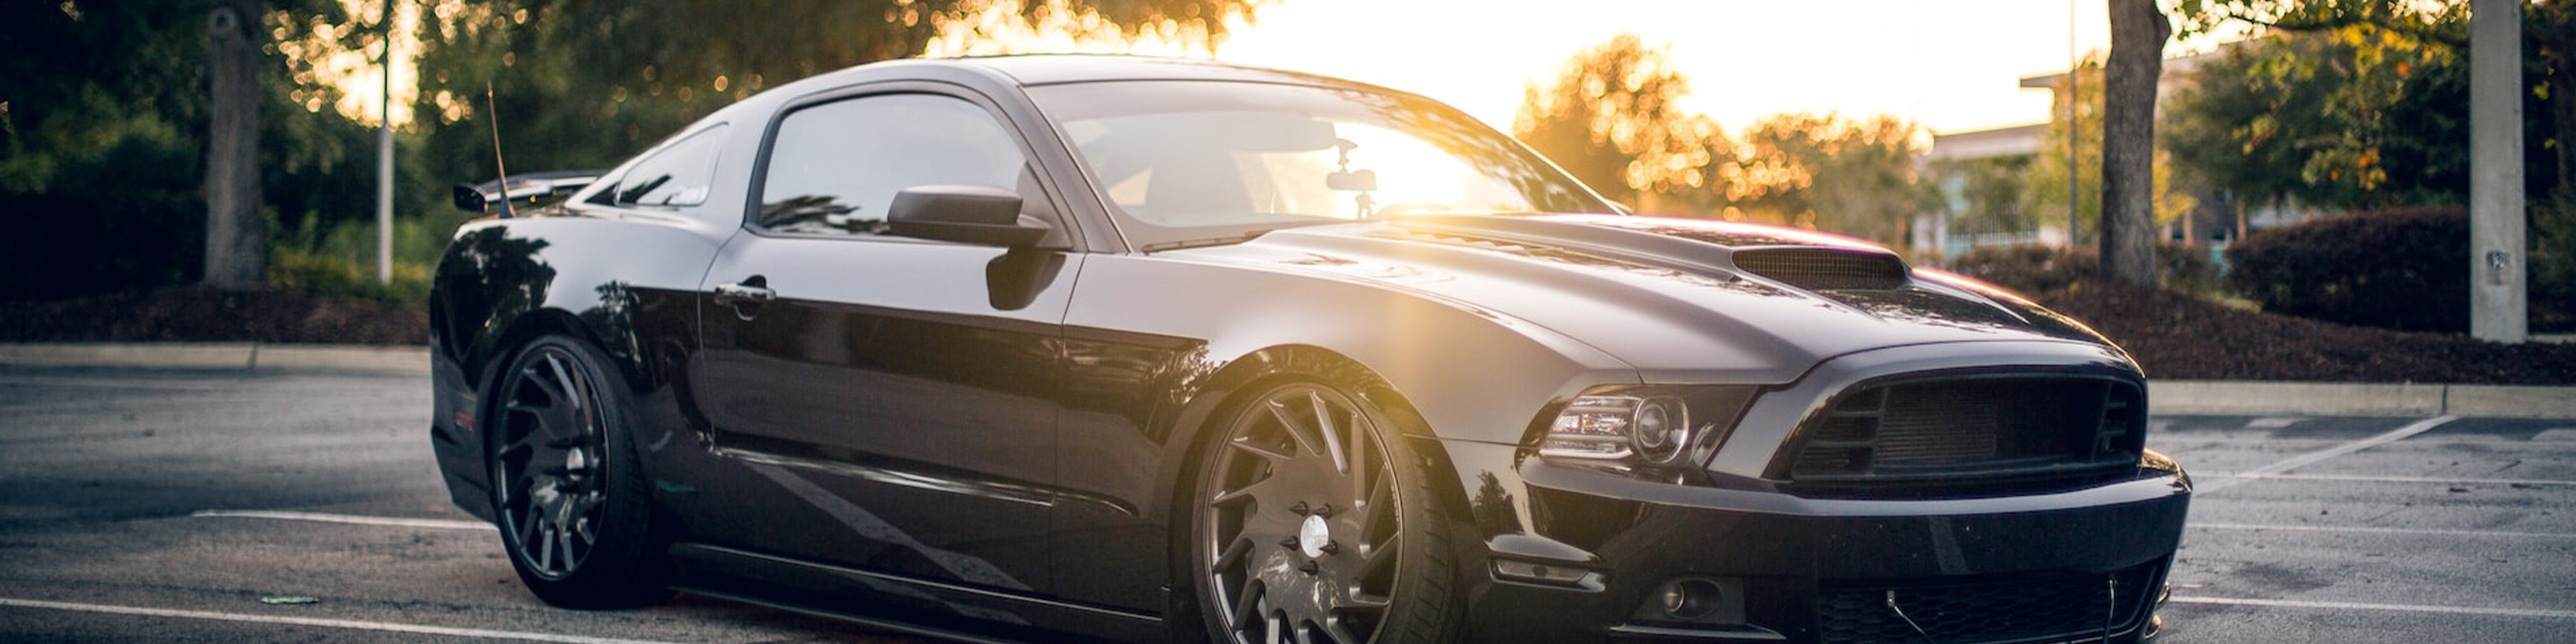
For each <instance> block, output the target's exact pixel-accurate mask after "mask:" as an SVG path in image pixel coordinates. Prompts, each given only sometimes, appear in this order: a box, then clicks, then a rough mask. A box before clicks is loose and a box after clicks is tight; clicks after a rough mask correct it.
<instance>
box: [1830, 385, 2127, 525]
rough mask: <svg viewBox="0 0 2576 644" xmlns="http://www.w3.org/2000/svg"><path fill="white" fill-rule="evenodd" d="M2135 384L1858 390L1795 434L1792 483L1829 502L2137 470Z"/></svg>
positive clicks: (2021, 485)
mask: <svg viewBox="0 0 2576 644" xmlns="http://www.w3.org/2000/svg"><path fill="white" fill-rule="evenodd" d="M2145 413H2146V405H2145V401H2144V398H2143V396H2141V394H2140V391H2139V389H2138V387H2137V385H2135V384H2132V383H2128V382H2119V381H2112V380H2101V379H2091V378H2069V377H2045V376H2009V377H1999V376H1984V377H1967V378H1951V379H1940V380H1928V381H1911V382H1897V383H1890V384H1879V385H1868V386H1863V387H1859V388H1856V389H1854V390H1852V391H1849V392H1846V393H1844V394H1843V395H1842V396H1840V397H1838V398H1836V399H1835V400H1834V401H1833V402H1832V403H1831V405H1829V406H1828V407H1827V408H1826V410H1825V412H1824V413H1822V414H1818V415H1817V417H1816V418H1813V419H1811V420H1810V421H1809V422H1808V424H1807V426H1806V427H1804V428H1802V430H1801V431H1800V435H1801V439H1800V441H1798V447H1797V452H1796V454H1797V456H1796V458H1795V459H1794V460H1792V461H1791V462H1790V465H1789V471H1788V478H1789V481H1790V486H1791V489H1792V491H1794V492H1797V493H1799V494H1802V495H1807V496H1819V497H1835V498H1923V497H1942V496H1950V497H1957V496H1979V495H1991V494H2014V493H2027V492H2036V491H2050V490H2057V489H2070V488H2074V487H2080V486H2083V485H2089V484H2093V483H2098V482H2102V481H2107V480H2114V479H2116V478H2118V477H2120V476H2123V475H2125V474H2127V473H2130V472H2133V471H2134V470H2135V469H2136V468H2137V462H2138V452H2139V450H2140V449H2141V448H2143V447H2144V439H2145V436H2144V432H2143V431H2141V428H2143V427H2144V426H2145V420H2146V418H2145Z"/></svg>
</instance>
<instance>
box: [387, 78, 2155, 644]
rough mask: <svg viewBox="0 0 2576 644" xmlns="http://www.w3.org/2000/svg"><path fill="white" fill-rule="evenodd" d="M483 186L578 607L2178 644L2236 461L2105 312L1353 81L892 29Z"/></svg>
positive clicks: (507, 470)
mask: <svg viewBox="0 0 2576 644" xmlns="http://www.w3.org/2000/svg"><path fill="white" fill-rule="evenodd" d="M585 182H586V183H585ZM569 186H579V187H578V188H577V189H572V190H571V194H570V195H569V196H567V197H565V198H564V199H563V200H562V201H561V202H560V203H557V204H554V205H547V206H543V207H534V206H532V205H530V204H527V203H526V201H527V197H529V196H530V195H531V194H535V193H544V192H549V191H553V190H556V189H561V188H565V187H569ZM486 201H489V202H494V203H497V204H499V205H500V207H501V211H500V212H499V213H498V214H499V216H497V217H493V218H488V219H484V220H481V221H478V222H476V223H473V224H470V225H467V226H466V227H464V229H463V230H461V231H460V232H459V233H458V234H457V236H456V240H455V242H454V244H453V245H452V246H451V247H450V248H449V250H448V252H447V255H446V257H445V259H444V261H443V262H442V263H441V264H440V265H439V268H438V273H437V277H436V280H437V283H436V291H435V293H434V294H433V295H432V299H431V319H432V327H433V333H434V335H435V339H434V345H435V349H434V351H433V353H434V354H435V356H436V370H435V374H434V385H435V387H436V390H437V395H436V400H437V408H438V413H437V416H436V417H435V420H434V422H433V423H432V427H431V428H430V438H431V443H432V445H433V447H434V448H435V449H436V451H437V456H438V463H439V465H440V467H441V468H442V469H443V470H444V472H445V476H446V481H447V485H448V487H449V489H450V490H451V491H452V492H453V494H454V497H455V501H456V503H457V504H458V505H460V506H463V507H464V508H465V509H466V510H469V511H471V512H472V513H474V514H475V515H477V516H480V517H483V518H485V519H488V520H491V521H492V522H493V523H495V524H496V525H497V526H498V527H499V528H500V534H501V535H502V540H503V543H504V546H505V548H506V549H507V550H508V553H509V558H510V561H511V563H512V564H513V565H514V566H515V567H516V568H517V570H518V573H519V576H520V578H521V579H522V580H523V581H525V582H526V585H527V586H528V588H529V590H531V591H533V592H534V593H535V594H536V595H537V596H538V597H541V598H543V599H544V600H545V601H547V602H551V603H554V604H557V605H562V606H570V607H613V606H632V605H637V604H642V603H648V602H652V601H656V600H660V599H665V598H668V597H670V596H671V594H672V593H673V591H674V590H677V591H682V592H688V593H692V594H699V595H706V596H714V597H723V598H731V599H736V600H741V601H749V602H756V603H762V604H767V605H772V606H779V607H784V608H789V609H794V610H801V611H809V612H816V613H823V614H830V615H835V616H840V617H845V618H849V619H854V620H859V621H863V622H869V623H875V624H879V625H885V626H890V627H894V628H900V629H907V630H911V631H915V632H922V633H931V634H937V635H941V636H949V637H960V638H966V639H981V640H996V639H998V640H1044V641H1057V640H1063V639H1067V638H1093V639H1100V640H1110V641H1126V642H1165V641H1174V640H1189V641H1196V640H1199V639H1201V638H1205V639H1207V640H1212V641H1216V642H1227V643H1254V642H1260V643H1285V642H1298V643H1307V642H1338V643H1345V644H1350V643H1358V642H1380V643H1398V642H1407V643H1409V642H1448V641H1458V640H1467V641H1480V642H1518V641H1533V642H1564V641H1667V642H1770V641H1787V642H1937V643H1942V644H1961V643H1969V642H2015V643H2022V642H2032V643H2035V642H2091V641H2104V642H2133V641H2141V640H2145V639H2148V638H2151V637H2153V635H2154V632H2155V630H2156V618H2155V613H2156V610H2157V608H2158V607H2159V605H2160V603H2161V601H2162V593H2163V590H2164V588H2165V581H2164V578H2165V574H2166V570H2167V569H2168V568H2169V566H2170V565H2171V563H2172V561H2173V555H2174V551H2175V548H2176V545H2177V543H2178V541H2179V539H2180V534H2181V531H2182V526H2183V517H2184V510H2185V507H2186V505H2187V504H2188V501H2189V498H2190V490H2191V484H2190V481H2189V479H2188V478H2187V477H2186V476H2185V475H2184V474H2183V471H2182V469H2181V468H2180V467H2179V466H2177V465H2176V464H2175V463H2174V462H2173V461H2172V460H2169V459H2167V458H2165V457H2163V456H2162V455H2159V454H2157V453H2155V452H2153V451H2150V450H2147V449H2145V446H2144V438H2145V437H2144V434H2145V431H2146V427H2147V424H2146V418H2147V416H2146V414H2147V399H2146V389H2145V381H2144V380H2143V377H2142V376H2141V374H2140V372H2139V370H2138V368H2137V367H2136V366H2135V364H2133V363H2132V362H2131V361H2130V359H2129V358H2128V357H2127V355H2126V354H2124V353H2123V352H2122V351H2121V350H2120V349H2119V348H2117V347H2115V346H2113V345H2112V344H2111V343H2110V342H2108V341H2106V340H2104V339H2103V338H2102V337H2101V336H2099V335H2097V334H2095V333H2094V332H2092V331H2091V330H2089V329H2087V328H2085V327H2084V326H2083V325H2081V324H2078V323H2076V322H2074V321H2072V320H2069V319H2067V318H2065V317H2062V316H2059V315H2057V314H2055V313H2051V312H2049V311H2047V310H2045V309H2042V308H2040V307H2038V306H2036V305H2034V304H2032V303H2030V302H2028V301H2026V300H2023V299H2021V298H2018V297H2015V296H2013V295H2011V294H2009V293H2005V292H2003V291H2000V290H1996V289H1994V288H1992V287H1988V286H1984V285H1981V284H1978V283H1976V282H1973V281H1970V280H1966V279H1962V278H1959V277H1955V276H1950V275H1946V274H1943V273H1939V272H1936V271H1931V270H1924V269H1915V268H1912V267H1910V266H1909V265H1908V264H1907V263H1906V262H1905V261H1904V260H1903V259H1902V258H1900V257H1899V256H1897V255H1896V254H1894V253H1891V252H1889V251H1888V250H1886V249H1884V248H1880V247H1876V246H1872V245H1869V244H1865V243H1860V242H1855V241H1852V240H1847V239H1843V238H1838V237H1833V236H1828V235H1820V234H1815V233H1810V232H1805V231H1799V230H1789V229H1779V228H1770V227H1760V226H1750V225H1738V224H1729V223H1722V222H1713V221H1706V220H1691V219H1669V218H1651V217H1639V216H1630V215H1627V214H1626V213H1625V212H1623V210H1622V208H1620V207H1619V206H1616V205H1613V204H1611V203H1608V202H1606V201H1604V200H1602V199H1601V198H1600V197H1598V196H1596V195H1595V194H1594V193H1593V192H1592V191H1590V190H1589V189H1587V188H1585V187H1583V186H1582V185H1580V184H1578V183H1576V182H1574V181H1573V180H1571V179H1569V178H1567V177H1566V176H1565V175H1564V173H1562V172H1561V171H1559V170H1558V169H1556V168H1555V167H1554V166H1552V165H1550V164H1549V163H1548V162H1547V161H1546V160H1544V159H1541V158H1540V157H1538V156H1536V155H1534V154H1532V153H1531V152H1530V151H1529V150H1528V149H1526V148H1524V147H1522V146H1521V145H1519V144H1517V143H1514V142H1513V141H1512V140H1511V139H1509V138H1507V137H1505V136H1503V135H1500V134H1497V133H1495V132H1493V131H1492V130H1490V129H1488V128H1486V127H1484V126H1482V125H1480V124H1478V123H1476V122H1475V121H1474V120H1472V119H1470V118H1468V117H1466V116H1464V115H1462V114H1461V113H1459V112H1458V111H1456V110H1453V109H1450V108H1448V107H1445V106H1442V105H1440V104H1438V103H1435V102H1432V101H1430V100H1426V99H1423V98H1420V97H1415V96H1411V95H1407V94H1403V93H1399V92H1394V91H1390V90H1386V89H1382V88H1378V87H1372V86H1368V85H1363V84H1358V83H1352V82H1348V81H1342V80H1336V79H1331V78H1323V77H1317V76H1310V75H1304V74H1296V73H1289V72H1281V71H1272V70H1264V69H1253V68H1245V67H1236V66H1229V65H1222V64H1213V63H1203V62H1190V61H1178V60H1162V59H1139V58H1124V57H1082V56H1075V57H1044V56H1040V57H1005V58H990V59H965V60H946V61H902V62H890V63H881V64H874V65H866V66H862V67H856V68H851V69H846V70H841V71H837V72H832V73H828V74H824V75H821V76H817V77H814V78H811V79H807V80H803V81H799V82H796V83H793V84H790V85H786V86H783V87H779V88H776V89H772V90H770V91H767V92H765V93H762V94H759V95H757V96H753V97H751V98H749V99H746V100H743V101H741V102H738V103H735V104H733V105H732V106H729V107H726V108H724V109H723V110H721V111H718V112H716V113H715V114H713V115H711V116H708V117H706V118H705V119H703V120H701V121H699V122H697V123H696V124H694V125H690V126H689V127H687V128H686V129H683V130H681V131H680V132H679V133H677V134H675V135H673V136H671V137H670V138H669V139H667V140H664V141H663V142H661V143H659V144H657V145H655V146H653V147H652V148H651V149H648V150H646V151H644V153H642V154H640V155H637V156H636V157H635V158H634V159H633V160H630V161H627V162H626V163H625V164H624V165H622V166H619V167H617V168H616V169H614V170H611V171H608V172H604V173H598V174H597V175H596V177H595V178H586V177H582V176H573V175H563V174H550V175H547V176H545V177H541V178H536V179H526V178H520V177H511V178H505V179H503V180H501V181H499V182H496V183H495V184H492V185H490V186H488V187H486V188H483V189H480V190H476V189H474V188H472V187H467V188H466V189H464V190H462V191H460V194H459V202H460V205H465V206H472V207H477V208H480V207H483V205H484V202H486Z"/></svg>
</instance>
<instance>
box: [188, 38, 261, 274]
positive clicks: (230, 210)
mask: <svg viewBox="0 0 2576 644" xmlns="http://www.w3.org/2000/svg"><path fill="white" fill-rule="evenodd" d="M267 15H268V7H267V3H265V2H261V1H260V0H224V1H223V2H218V3H216V4H215V6H214V7H213V8H212V9H210V10H208V11H207V13H206V69H207V75H206V77H207V78H206V87H207V93H208V94H209V95H210V97H211V99H210V100H209V101H208V109H207V110H206V120H207V132H206V270H205V275H204V277H202V278H201V279H202V280H203V281H204V282H205V283H207V284H210V285H215V286H221V287H225V288H258V287H261V286H264V285H266V284H267V282H268V220H267V218H266V217H265V216H263V215H262V214H261V212H260V206H261V205H262V203H263V200H262V199H261V198H260V190H259V188H260V185H259V178H260V177H259V104H260V95H261V94H262V93H263V92H262V90H265V89H267V88H266V87H264V86H262V85H261V83H260V76H261V74H260V71H261V70H260V68H261V67H262V65H261V63H262V62H263V61H262V60H261V59H262V58H263V56H262V55H261V54H260V44H261V43H262V42H263V41H265V40H266V39H265V38H262V36H263V35H265V34H264V33H263V32H265V31H267V30H265V29H261V28H260V27H261V25H260V23H261V22H262V21H263V19H264V18H265V17H266V16H267Z"/></svg>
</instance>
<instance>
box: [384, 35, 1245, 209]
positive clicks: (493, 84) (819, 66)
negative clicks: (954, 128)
mask: <svg viewBox="0 0 2576 644" xmlns="http://www.w3.org/2000/svg"><path fill="white" fill-rule="evenodd" d="M1261 1H1263V0H1055V1H1052V2H1034V3H1027V4H1014V3H995V2H990V1H988V0H856V1H853V0H730V1H728V0H688V1H679V2H606V1H598V0H491V1H468V0H442V1H440V2H437V3H435V4H433V5H431V7H432V11H431V14H432V15H431V18H430V20H428V21H427V22H428V23H430V24H428V25H427V26H425V27H424V28H423V33H422V39H423V42H424V52H423V54H422V56H421V59H420V70H421V71H420V73H421V84H420V95H421V97H422V99H421V103H422V105H421V108H422V111H423V118H422V119H421V124H422V126H424V129H426V130H428V131H429V132H430V137H429V139H428V140H427V141H425V142H424V145H425V146H426V147H427V148H428V149H429V150H430V151H431V152H432V154H433V155H434V156H433V157H432V158H430V159H428V160H427V162H428V163H429V164H430V167H431V168H432V169H433V170H434V172H435V173H436V174H437V175H438V176H442V177H446V178H448V179H449V180H451V181H455V180H463V179H465V178H468V177H481V178H489V177H491V176H492V175H493V169H492V131H493V128H492V123H491V120H490V119H491V114H489V112H490V111H492V109H497V110H498V111H499V112H500V119H499V120H500V132H501V139H502V142H503V143H502V149H503V150H504V151H505V152H506V153H507V156H508V160H509V163H510V164H511V166H512V167H514V168H517V169H518V170H517V171H519V172H529V171H537V170H569V169H581V168H605V167H607V166H609V165H612V164H614V163H616V162H617V161H619V160H620V159H622V158H624V157H625V156H626V155H629V154H632V153H634V152H635V151H637V150H641V149H643V148H644V147H647V146H649V145H651V144H652V143H653V142H655V141H657V140H659V139H660V138H661V137H663V136H665V135H668V134H671V133H673V132H674V131H675V130H678V129H679V128H680V127H681V126H683V125H686V124H688V123H689V122H690V121H693V120H696V119H697V118H698V117H701V116H705V115H706V114H707V113H709V112H712V111H714V110H716V109H717V108H720V107H723V106H724V105H726V104H729V103H732V102H733V101H736V100H740V99H742V98H744V97H747V96H750V95H751V94H753V93H756V92H759V91H761V90H763V89H767V88H769V87H772V86H775V85H778V84H781V83H785V82H788V81H793V80H796V79H799V78H803V77H806V76H811V75H814V74H818V73H822V72H825V71H830V70H834V69H840V68H843V67H848V66H851V65H856V64H860V63H866V62H872V61H878V60H885V59H890V58H899V57H903V56H909V55H915V54H918V53H919V52H920V51H921V50H922V47H923V46H924V45H925V44H927V43H929V42H930V40H931V39H932V38H934V37H936V36H938V35H939V34H940V31H941V29H942V26H943V25H947V24H950V23H953V22H959V21H964V20H969V19H975V18H983V17H985V14H986V13H989V12H992V11H1009V12H1012V13H1013V15H1015V16H1016V17H1017V18H1018V19H1019V20H1022V21H1026V22H1028V23H1030V24H1035V25H1045V26H1052V27H1055V28H1062V29H1074V30H1092V31H1112V32H1116V33H1121V34H1126V35H1136V34H1140V33H1144V32H1146V31H1149V30H1150V31H1153V32H1154V33H1157V34H1160V33H1163V32H1164V31H1166V30H1169V31H1175V32H1190V33H1196V34H1204V35H1205V37H1206V38H1209V39H1214V38H1220V37H1222V36H1223V35H1224V33H1225V19H1226V18H1227V17H1231V16H1249V15H1251V13H1252V11H1253V10H1254V9H1255V8H1256V5H1257V4H1258V3H1259V2H1261ZM487 87H488V88H489V89H490V92H491V94H490V95H489V97H488V99H487V95H486V88H487ZM487 100H488V101H489V103H490V104H491V105H492V106H493V107H492V108H487V107H486V104H487ZM442 194H443V192H442Z"/></svg>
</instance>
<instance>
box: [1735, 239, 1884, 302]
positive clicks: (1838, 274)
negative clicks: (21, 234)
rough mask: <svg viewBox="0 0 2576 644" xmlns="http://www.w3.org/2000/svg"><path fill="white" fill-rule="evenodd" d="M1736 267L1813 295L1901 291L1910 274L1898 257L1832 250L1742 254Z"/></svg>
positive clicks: (1737, 253) (1747, 251)
mask: <svg viewBox="0 0 2576 644" xmlns="http://www.w3.org/2000/svg"><path fill="white" fill-rule="evenodd" d="M1735 267H1736V268H1741V269H1744V270H1746V271H1748V272H1751V273H1753V274H1755V275H1760V276H1763V277H1768V278H1771V279H1774V280H1779V281H1780V282H1781V283H1784V284H1788V285H1790V286H1795V287H1798V288H1803V289H1807V290H1810V291H1832V290H1888V289H1894V288H1900V287H1903V286H1905V279H1906V276H1907V274H1908V273H1910V272H1911V271H1910V270H1909V269H1907V268H1906V267H1905V260H1903V259H1898V258H1897V257H1896V256H1895V255H1890V254H1887V253H1879V252H1868V251H1856V250H1840V249H1831V248H1753V249H1745V250H1739V251H1735Z"/></svg>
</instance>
